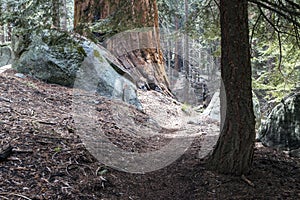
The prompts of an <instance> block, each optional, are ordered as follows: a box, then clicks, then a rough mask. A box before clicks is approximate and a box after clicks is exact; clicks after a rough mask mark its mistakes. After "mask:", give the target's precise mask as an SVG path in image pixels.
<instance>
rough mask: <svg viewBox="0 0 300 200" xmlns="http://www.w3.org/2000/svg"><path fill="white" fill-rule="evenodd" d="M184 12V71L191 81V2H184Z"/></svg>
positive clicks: (185, 0)
mask: <svg viewBox="0 0 300 200" xmlns="http://www.w3.org/2000/svg"><path fill="white" fill-rule="evenodd" d="M184 12H185V19H184V21H185V34H184V64H183V67H184V70H185V77H186V78H187V79H188V80H189V81H190V68H189V56H190V55H189V37H188V34H187V33H188V19H189V2H188V0H184Z"/></svg>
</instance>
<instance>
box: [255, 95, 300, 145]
mask: <svg viewBox="0 0 300 200" xmlns="http://www.w3.org/2000/svg"><path fill="white" fill-rule="evenodd" d="M288 96H289V97H287V98H286V99H284V100H282V102H281V103H279V104H278V105H277V106H276V107H275V108H274V109H273V110H272V112H271V113H270V115H269V116H268V118H267V120H266V122H265V123H264V124H263V125H262V129H261V131H260V135H259V139H260V140H261V141H262V143H263V144H264V145H266V146H270V147H274V148H277V149H281V150H288V151H289V150H295V149H299V148H300V92H298V93H295V94H293V95H288Z"/></svg>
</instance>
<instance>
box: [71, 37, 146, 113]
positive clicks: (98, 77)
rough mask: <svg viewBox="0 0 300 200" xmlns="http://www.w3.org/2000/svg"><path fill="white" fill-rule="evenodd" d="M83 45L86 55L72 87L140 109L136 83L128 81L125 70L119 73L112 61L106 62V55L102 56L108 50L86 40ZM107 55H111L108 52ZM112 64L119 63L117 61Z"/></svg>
mask: <svg viewBox="0 0 300 200" xmlns="http://www.w3.org/2000/svg"><path fill="white" fill-rule="evenodd" d="M83 46H84V50H85V52H86V53H87V56H86V57H85V58H84V60H83V62H82V64H81V67H80V69H79V70H78V72H77V75H76V80H75V83H74V87H77V88H81V89H84V90H87V91H96V92H97V93H99V94H100V95H102V96H106V97H111V98H114V99H120V100H122V101H124V102H127V103H129V104H132V105H135V106H136V107H137V108H139V109H142V106H141V104H140V102H139V100H138V98H137V93H136V90H137V88H136V85H135V84H134V83H132V82H131V81H130V79H131V78H130V77H129V75H127V74H126V73H125V72H124V73H123V75H121V74H119V73H118V72H117V71H116V70H114V68H113V67H112V66H111V64H110V63H111V62H114V61H112V60H109V61H110V62H108V61H107V57H104V56H105V55H107V54H109V52H108V51H107V50H105V49H104V48H103V47H101V46H99V45H96V44H94V43H92V42H88V41H85V42H84V43H83ZM103 55H104V56H103ZM109 56H112V55H111V54H109ZM114 65H119V63H115V64H114ZM120 70H121V69H120Z"/></svg>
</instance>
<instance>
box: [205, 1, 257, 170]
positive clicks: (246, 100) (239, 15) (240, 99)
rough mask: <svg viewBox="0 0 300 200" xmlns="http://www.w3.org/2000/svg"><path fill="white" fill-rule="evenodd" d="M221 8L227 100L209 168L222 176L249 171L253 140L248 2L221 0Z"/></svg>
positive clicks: (223, 97) (224, 78)
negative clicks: (222, 122) (222, 123)
mask: <svg viewBox="0 0 300 200" xmlns="http://www.w3.org/2000/svg"><path fill="white" fill-rule="evenodd" d="M220 5H221V6H220V12H221V38H222V39H221V47H222V55H221V73H222V79H223V81H224V86H225V91H226V97H225V96H224V95H221V112H222V113H221V116H226V117H225V120H224V127H223V129H222V130H221V135H220V137H219V140H218V142H217V144H216V147H215V149H214V151H213V154H212V155H211V157H210V158H209V160H208V165H209V167H210V168H212V169H214V170H217V171H218V172H221V173H226V174H236V175H241V174H246V173H248V172H249V171H250V168H251V165H252V158H253V151H254V141H255V118H254V114H253V103H252V86H251V64H250V44H249V28H248V12H247V0H231V1H228V0H221V1H220ZM224 106H225V107H224ZM224 108H226V109H224ZM225 110H226V113H224V111H225Z"/></svg>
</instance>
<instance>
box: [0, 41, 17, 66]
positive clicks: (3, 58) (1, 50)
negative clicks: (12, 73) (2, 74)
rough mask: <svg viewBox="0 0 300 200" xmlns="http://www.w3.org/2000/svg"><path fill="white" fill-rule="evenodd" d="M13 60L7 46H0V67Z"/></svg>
mask: <svg viewBox="0 0 300 200" xmlns="http://www.w3.org/2000/svg"><path fill="white" fill-rule="evenodd" d="M13 58H14V57H13V54H12V50H11V48H10V45H9V44H5V45H2V46H0V67H2V66H4V65H8V64H11V63H12V61H13Z"/></svg>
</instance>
